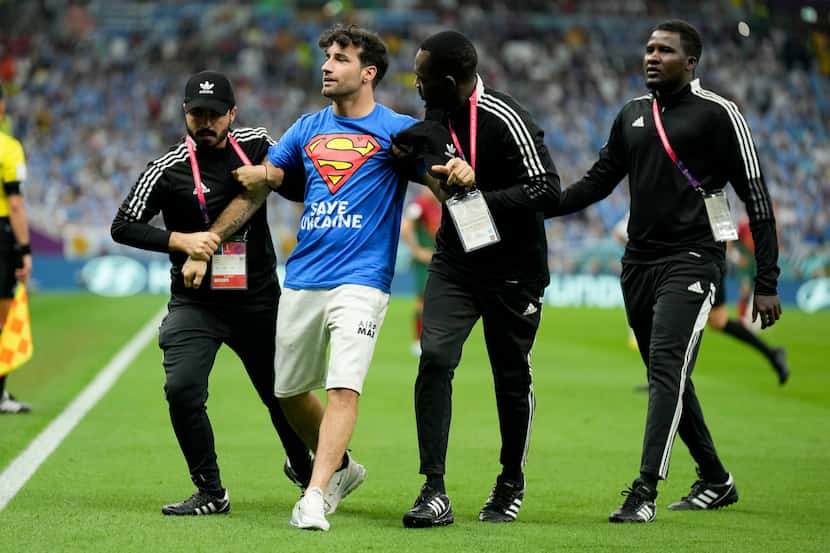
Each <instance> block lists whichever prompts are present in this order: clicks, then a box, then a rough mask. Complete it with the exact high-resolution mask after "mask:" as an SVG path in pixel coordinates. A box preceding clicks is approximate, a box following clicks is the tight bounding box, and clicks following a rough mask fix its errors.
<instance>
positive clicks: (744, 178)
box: [558, 20, 781, 522]
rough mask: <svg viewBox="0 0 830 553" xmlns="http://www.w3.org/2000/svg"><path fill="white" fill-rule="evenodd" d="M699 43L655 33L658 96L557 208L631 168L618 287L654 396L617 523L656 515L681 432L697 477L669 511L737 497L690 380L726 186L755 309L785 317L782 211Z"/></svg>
mask: <svg viewBox="0 0 830 553" xmlns="http://www.w3.org/2000/svg"><path fill="white" fill-rule="evenodd" d="M701 49H702V45H701V39H700V35H699V34H698V32H697V30H696V29H695V28H694V27H692V26H691V25H689V24H688V23H686V22H684V21H677V20H674V21H666V22H664V23H661V24H659V25H657V27H655V28H654V30H653V32H652V34H651V37H650V38H649V40H648V43H647V45H646V48H645V54H644V58H643V69H644V72H645V79H646V85H647V86H648V88H649V89H651V93H650V94H648V95H646V96H641V97H639V98H635V99H634V100H631V101H630V102H628V103H627V104H626V105H625V106H624V107H623V108H622V110H621V111H620V113H619V114H618V115H617V118H616V120H615V121H614V124H613V127H612V128H611V134H610V137H609V139H608V143H607V144H606V145H605V146H604V147H603V148H602V150H601V151H600V153H599V159H598V160H597V161H596V163H594V165H593V167H591V169H590V170H589V171H588V173H587V174H586V175H585V177H583V178H582V180H580V181H578V182H577V183H575V184H574V185H573V186H570V187H568V188H566V189H565V190H564V191H563V193H562V203H561V205H560V207H559V209H558V213H559V214H565V213H572V212H574V211H577V210H579V209H583V208H584V207H586V206H588V205H590V204H592V203H594V202H596V201H599V200H601V199H602V198H605V197H606V196H608V195H609V194H610V193H611V191H612V190H613V189H614V187H615V186H616V185H617V183H619V182H620V181H621V180H622V179H623V178H624V177H625V176H626V175H628V181H629V189H630V196H631V217H630V219H629V223H628V235H629V242H628V245H627V246H626V250H625V254H624V256H623V260H622V261H623V271H622V277H621V280H622V291H623V299H624V301H625V308H626V313H627V315H628V321H629V325H630V326H631V328H632V329H633V330H634V333H635V335H636V337H637V342H638V343H639V344H640V354H641V355H642V357H643V361H644V362H645V364H646V369H647V373H648V384H649V401H648V413H647V417H646V430H645V439H644V443H643V452H642V462H641V465H640V477H639V478H637V479H636V480H634V483H633V484H632V486H631V488H630V489H628V490H626V491H624V492H623V495H627V498H626V499H625V501H624V502H623V504H622V506H621V507H620V508H619V509H617V510H616V511H614V512H613V513H612V514H611V515H610V520H611V522H650V521H652V520H654V515H655V503H654V500H655V498H656V497H657V481H658V480H661V479H665V478H666V477H667V475H668V468H669V458H670V455H671V450H672V444H673V442H674V437H675V434H677V433H679V434H680V438H681V439H682V440H683V442H684V443H685V444H686V446H687V447H688V448H689V452H690V453H691V455H692V457H693V458H694V460H695V461H696V463H697V465H698V473H699V479H698V480H697V481H696V482H695V483H694V484H693V485H692V489H691V492H690V493H689V495H687V496H686V497H684V498H683V499H681V500H680V501H678V502H676V503H673V504H671V505H670V506H669V509H673V510H695V509H698V510H699V509H718V508H721V507H725V506H726V505H730V504H732V503H735V502H736V501H737V500H738V493H737V490H736V488H735V483H734V480H733V478H732V475H731V474H729V473H728V472H727V471H726V470H725V469H724V467H723V464H722V463H721V461H720V459H719V458H718V455H717V453H716V452H715V446H714V444H713V442H712V437H711V435H710V434H709V430H708V429H707V427H706V424H705V422H704V420H703V413H702V411H701V408H700V404H699V403H698V400H697V395H696V394H695V389H694V385H693V384H692V380H691V374H692V368H693V367H694V364H695V359H696V357H697V351H698V346H699V344H700V338H701V334H702V332H703V328H704V326H705V325H706V319H707V315H708V313H709V310H710V308H711V306H712V303H713V301H714V298H715V294H716V291H717V290H716V287H717V286H718V285H719V283H720V281H721V274H722V272H723V270H724V266H725V247H724V242H723V241H716V240H715V236H714V232H715V231H714V230H713V229H712V228H711V227H710V220H712V221H718V219H717V218H715V217H714V212H713V216H710V215H709V214H708V213H707V209H706V206H705V202H704V197H703V192H706V193H709V194H711V193H712V192H718V191H720V192H723V188H724V187H725V185H726V183H727V182H730V183H731V184H732V187H733V188H734V190H735V192H737V194H738V196H739V197H740V199H741V200H742V201H743V202H744V203H745V204H746V210H747V213H748V214H749V219H750V227H751V230H752V235H753V238H754V240H755V244H756V251H755V257H756V260H757V267H758V272H757V276H756V278H755V307H754V309H755V311H756V313H754V316H760V317H761V323H762V326H763V327H768V326H770V325H772V324H773V323H774V322H775V321H776V320H777V319H778V318H779V316H780V314H781V303H780V301H779V299H778V295H777V280H778V273H779V269H778V267H777V259H778V246H777V243H776V235H775V218H774V217H773V213H772V205H771V202H770V199H769V195H768V193H767V189H766V185H765V184H764V179H763V176H762V174H761V170H760V165H759V163H758V156H757V153H756V151H755V145H754V144H753V141H752V137H751V135H750V132H749V127H748V126H747V124H746V121H745V120H744V118H743V116H742V115H741V113H740V112H739V111H738V108H737V107H736V106H735V104H733V103H732V102H730V101H727V100H725V99H723V98H722V97H720V96H718V95H717V94H714V93H713V92H710V91H708V90H705V89H703V88H702V87H701V86H700V83H699V81H698V80H696V79H695V78H694V73H695V68H696V66H697V62H698V60H699V59H700V53H701ZM655 115H656V116H655ZM661 127H662V133H661V131H660V129H661ZM661 134H662V135H663V137H664V138H665V140H664V138H661ZM695 183H697V186H696V185H695ZM723 201H724V202H725V200H723ZM721 205H722V207H724V208H725V207H726V206H725V204H721ZM719 228H720V227H719ZM723 238H725V237H723Z"/></svg>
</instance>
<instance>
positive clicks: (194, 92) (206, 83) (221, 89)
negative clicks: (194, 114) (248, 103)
mask: <svg viewBox="0 0 830 553" xmlns="http://www.w3.org/2000/svg"><path fill="white" fill-rule="evenodd" d="M235 105H236V98H234V96H233V87H232V86H231V82H230V81H229V80H228V78H227V77H226V76H225V75H223V74H222V73H218V72H216V71H202V72H200V73H196V74H195V75H193V76H191V77H190V79H188V80H187V85H186V86H185V87H184V110H185V111H186V112H187V111H190V110H192V109H195V108H207V109H210V110H213V111H215V112H216V113H227V112H228V110H229V109H231V108H232V107H233V106H235Z"/></svg>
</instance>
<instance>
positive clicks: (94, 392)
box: [0, 306, 167, 511]
mask: <svg viewBox="0 0 830 553" xmlns="http://www.w3.org/2000/svg"><path fill="white" fill-rule="evenodd" d="M166 313H167V307H166V306H165V307H164V308H163V309H162V310H161V311H159V312H158V313H157V314H156V315H155V316H154V317H153V318H152V319H150V321H148V322H147V324H145V325H144V327H143V328H142V329H141V330H139V331H138V334H136V335H135V336H133V338H132V339H131V340H130V341H129V342H128V343H127V344H126V345H125V346H124V347H123V348H122V349H121V351H119V352H118V353H117V354H115V357H113V358H112V360H111V361H110V362H109V363H108V364H107V365H106V366H105V367H104V368H103V369H101V370H100V371H99V372H98V376H96V377H95V379H94V380H93V381H92V382H90V383H89V385H88V386H87V387H86V388H85V389H84V391H82V392H81V393H80V394H78V397H76V398H75V399H74V400H73V401H72V403H70V404H69V405H68V406H67V407H66V409H64V411H63V413H61V414H60V415H59V416H58V417H57V418H56V419H55V420H53V421H52V422H51V423H50V424H49V426H47V427H46V428H45V429H44V430H43V432H41V433H40V434H39V435H38V437H37V438H35V439H34V440H32V443H30V444H29V447H27V448H26V449H25V450H24V451H23V453H21V454H20V455H18V456H17V457H16V458H15V459H14V460H13V461H12V462H11V463H10V464H9V466H8V467H6V469H5V470H4V471H3V472H2V473H0V511H2V510H3V509H4V508H5V507H6V505H8V504H9V501H11V500H12V499H13V498H14V496H15V495H17V492H19V491H20V490H21V488H23V486H24V485H25V484H26V482H28V481H29V478H31V477H32V475H33V474H34V473H35V472H36V471H37V469H38V468H39V467H40V465H42V464H43V462H44V461H46V459H47V458H48V457H49V455H51V454H52V452H53V451H55V449H57V447H58V446H59V445H60V444H61V442H62V441H63V440H64V438H66V436H67V435H69V433H70V432H71V431H72V429H73V428H75V426H77V424H78V423H79V422H81V419H83V418H84V416H85V415H86V414H87V413H88V412H89V410H90V409H92V408H93V407H94V406H95V404H96V403H98V401H99V400H100V399H101V398H102V397H104V395H106V393H107V392H108V391H109V390H110V388H112V386H113V385H114V384H115V382H116V381H117V380H118V377H120V376H121V374H122V373H123V372H124V371H125V370H126V368H127V367H129V366H130V363H132V361H133V359H135V357H136V356H137V355H138V354H139V353H140V352H141V350H143V349H144V347H145V346H146V345H147V344H148V343H149V342H150V340H151V339H152V338H153V337H154V336H155V335H156V332H157V331H158V327H159V324H161V319H162V318H163V317H164V315H165V314H166ZM7 416H8V415H7ZM23 416H25V415H23Z"/></svg>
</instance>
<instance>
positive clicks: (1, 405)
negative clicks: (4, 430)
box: [0, 391, 32, 415]
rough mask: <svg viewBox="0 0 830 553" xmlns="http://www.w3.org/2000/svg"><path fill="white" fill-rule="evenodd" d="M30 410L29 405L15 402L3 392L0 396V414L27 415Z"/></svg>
mask: <svg viewBox="0 0 830 553" xmlns="http://www.w3.org/2000/svg"><path fill="white" fill-rule="evenodd" d="M31 410H32V406H31V405H29V404H28V403H23V402H22V401H17V400H16V399H15V398H14V396H13V395H11V394H10V393H9V392H6V391H4V392H3V395H0V413H5V414H10V415H16V414H18V413H28V412H29V411H31Z"/></svg>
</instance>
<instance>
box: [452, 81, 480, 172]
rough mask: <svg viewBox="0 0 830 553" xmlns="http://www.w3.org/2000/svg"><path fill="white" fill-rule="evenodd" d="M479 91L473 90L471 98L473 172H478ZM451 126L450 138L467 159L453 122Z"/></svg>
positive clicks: (471, 160)
mask: <svg viewBox="0 0 830 553" xmlns="http://www.w3.org/2000/svg"><path fill="white" fill-rule="evenodd" d="M477 93H478V90H473V94H472V96H470V159H469V160H468V161H469V162H470V167H472V168H473V171H475V170H476V135H477V134H478V110H477V109H476V108H477V106H478V94H477ZM449 126H450V136H452V142H453V144H455V148H456V149H457V150H458V153H459V154H461V157H462V158H464V159H467V156H465V155H464V150H463V149H462V148H461V142H459V141H458V135H456V134H455V131H454V130H453V128H452V121H449Z"/></svg>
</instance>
